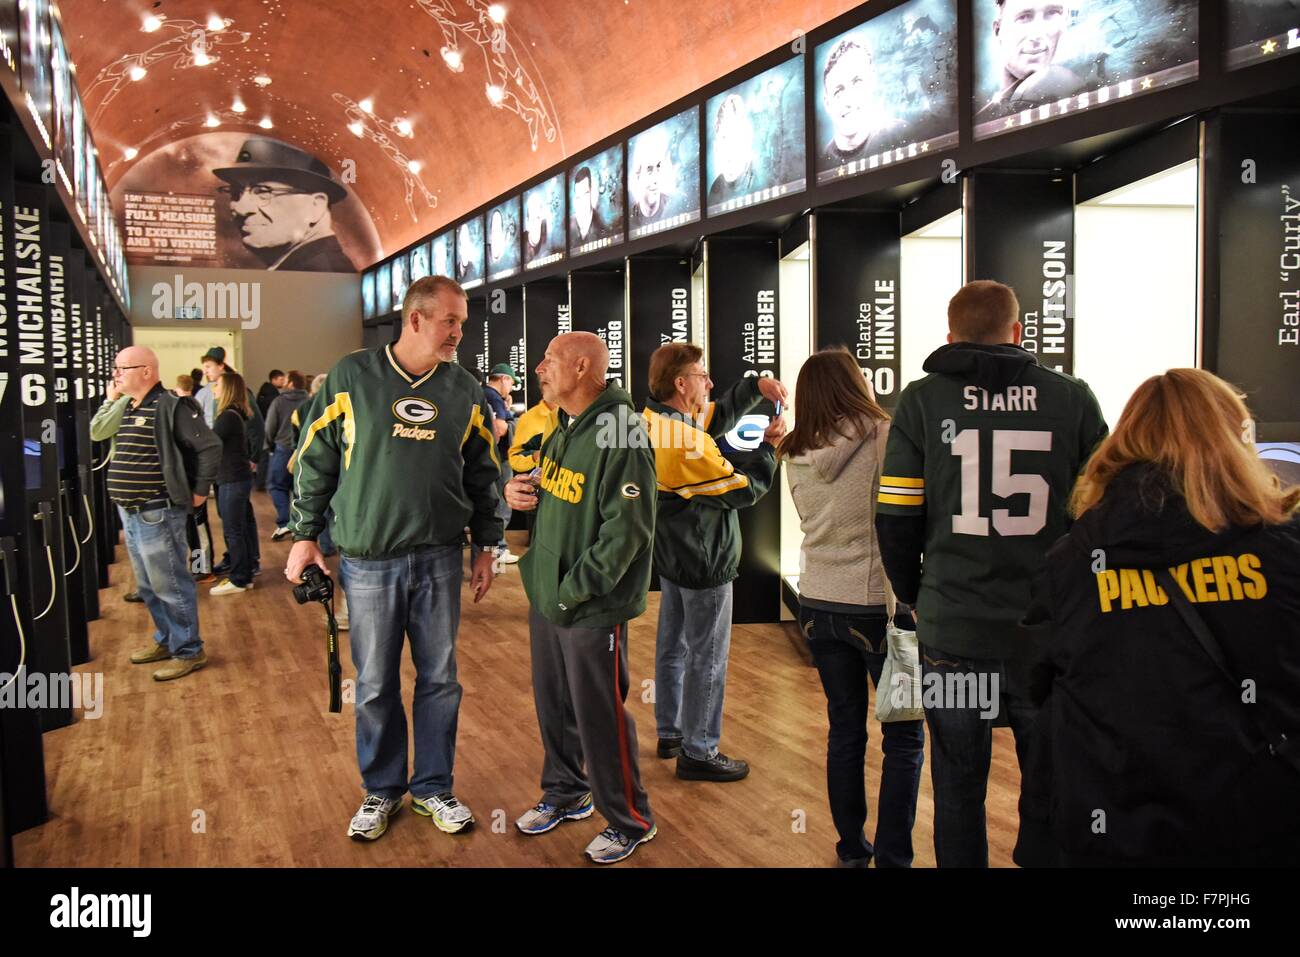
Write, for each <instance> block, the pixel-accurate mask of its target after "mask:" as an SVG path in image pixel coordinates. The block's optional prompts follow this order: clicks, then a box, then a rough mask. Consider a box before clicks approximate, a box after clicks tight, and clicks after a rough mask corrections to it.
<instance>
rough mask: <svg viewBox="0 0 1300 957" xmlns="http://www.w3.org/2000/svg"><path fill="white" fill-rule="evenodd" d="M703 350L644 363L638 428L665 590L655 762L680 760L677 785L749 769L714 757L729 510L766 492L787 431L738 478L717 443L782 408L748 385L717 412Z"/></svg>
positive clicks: (727, 635) (736, 554)
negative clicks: (760, 409)
mask: <svg viewBox="0 0 1300 957" xmlns="http://www.w3.org/2000/svg"><path fill="white" fill-rule="evenodd" d="M703 355H704V353H703V351H702V350H701V349H700V347H699V346H696V345H692V344H691V343H688V342H670V343H666V344H665V345H662V346H660V347H659V348H658V349H656V350H655V351H654V353H653V354H652V355H651V356H650V395H651V398H650V401H649V402H647V403H646V408H645V412H644V413H643V414H644V417H645V422H646V430H647V431H648V432H649V434H650V441H651V443H652V444H653V446H654V450H655V472H656V480H657V499H658V517H657V519H656V523H655V565H656V566H657V567H658V570H659V582H660V587H661V588H662V592H661V598H660V602H659V632H658V635H657V637H656V639H655V722H656V724H657V725H658V731H659V747H658V754H659V757H661V758H673V757H675V758H676V759H677V776H678V777H679V778H684V779H686V780H692V781H739V780H740V779H741V778H743V777H745V776H746V775H748V774H749V765H748V764H747V763H746V762H744V761H741V760H739V759H736V758H731V757H728V756H727V755H726V754H723V753H722V752H720V751H719V750H718V745H719V743H720V742H721V740H722V699H723V696H724V695H725V693H726V690H727V655H728V652H729V651H730V649H731V591H732V589H731V583H732V582H733V581H734V580H735V578H736V576H737V575H738V574H739V570H740V519H739V513H738V510H739V509H742V508H747V507H749V506H750V505H753V504H754V503H755V502H757V501H758V500H759V499H761V498H762V497H763V496H764V495H766V494H767V490H768V489H769V488H770V487H771V485H772V477H773V476H774V475H775V474H776V448H775V446H776V443H777V442H779V441H780V440H781V438H782V436H784V435H785V422H784V421H783V420H782V419H781V417H780V416H773V417H772V419H771V422H770V423H769V424H768V426H767V429H766V431H765V432H764V433H763V440H762V442H761V444H760V445H759V447H758V449H757V450H756V452H755V453H754V454H753V455H752V456H749V457H747V460H746V461H745V462H744V463H743V469H737V468H736V467H735V466H734V465H733V464H732V463H731V462H729V461H728V460H727V459H725V458H723V455H722V452H721V451H720V450H719V448H718V443H717V440H718V439H719V438H721V437H722V436H724V435H726V434H727V433H728V432H729V431H731V429H733V428H734V427H735V426H736V423H737V422H739V421H740V417H741V416H742V415H744V414H745V413H747V412H749V411H750V410H751V409H753V408H754V407H755V406H757V405H758V403H759V402H761V401H762V400H763V399H765V398H766V399H768V400H769V401H771V402H783V401H785V398H786V389H785V386H783V385H782V384H781V383H780V382H779V381H777V380H776V379H769V378H760V377H753V378H745V379H742V380H741V381H740V382H739V383H737V384H736V385H735V386H733V387H732V388H731V389H729V390H728V391H727V392H726V393H725V394H724V395H723V396H722V397H721V398H719V399H718V401H717V402H710V401H709V392H710V390H711V389H712V388H713V380H712V379H710V378H709V374H708V372H706V371H705V369H704V363H703V362H702V361H701V360H702V358H703Z"/></svg>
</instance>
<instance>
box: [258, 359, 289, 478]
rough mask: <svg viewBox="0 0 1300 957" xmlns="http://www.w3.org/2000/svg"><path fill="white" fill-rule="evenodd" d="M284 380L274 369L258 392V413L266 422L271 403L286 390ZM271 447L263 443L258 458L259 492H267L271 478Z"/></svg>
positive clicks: (267, 443)
mask: <svg viewBox="0 0 1300 957" xmlns="http://www.w3.org/2000/svg"><path fill="white" fill-rule="evenodd" d="M284 378H285V376H284V372H282V371H281V370H279V369H272V370H271V374H270V375H268V376H267V377H266V381H265V382H263V383H262V387H261V388H260V389H258V390H257V411H258V412H260V413H262V418H263V419H264V420H265V419H266V416H267V413H268V412H270V411H271V403H272V402H274V401H275V400H276V399H278V398H279V397H280V390H281V389H283V388H284ZM271 445H272V443H270V442H263V443H262V450H261V452H259V453H258V456H257V469H256V471H254V473H253V488H254V489H256V490H257V491H259V492H265V491H266V482H267V479H268V478H269V477H270V473H271Z"/></svg>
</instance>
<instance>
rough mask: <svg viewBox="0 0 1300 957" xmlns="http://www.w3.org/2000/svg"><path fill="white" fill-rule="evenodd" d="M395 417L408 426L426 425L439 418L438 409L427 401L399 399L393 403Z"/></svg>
mask: <svg viewBox="0 0 1300 957" xmlns="http://www.w3.org/2000/svg"><path fill="white" fill-rule="evenodd" d="M393 415H395V416H397V417H398V418H399V419H401V420H402V421H403V422H405V423H406V424H407V425H424V424H425V423H426V422H432V421H433V420H434V419H436V418H437V417H438V407H437V406H436V405H434V404H433V403H432V402H429V401H428V400H426V399H416V398H406V399H398V400H397V401H396V402H394V403H393Z"/></svg>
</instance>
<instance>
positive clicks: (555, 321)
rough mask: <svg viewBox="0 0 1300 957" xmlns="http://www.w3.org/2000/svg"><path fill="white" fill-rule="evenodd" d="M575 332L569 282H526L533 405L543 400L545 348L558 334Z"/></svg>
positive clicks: (526, 338)
mask: <svg viewBox="0 0 1300 957" xmlns="http://www.w3.org/2000/svg"><path fill="white" fill-rule="evenodd" d="M572 331H573V316H572V314H571V312H570V310H569V284H568V282H567V281H566V280H564V279H541V280H538V281H537V282H530V283H526V284H525V285H524V356H525V358H526V365H527V367H528V375H527V376H526V377H525V378H527V379H528V396H529V399H530V401H531V402H532V404H533V405H536V404H537V403H538V402H540V401H541V398H542V390H541V387H540V386H538V384H537V372H536V370H537V367H538V365H540V364H541V361H542V359H543V357H545V355H546V347H547V346H548V345H550V344H551V340H552V339H554V338H555V337H556V336H559V335H563V334H564V333H566V332H572Z"/></svg>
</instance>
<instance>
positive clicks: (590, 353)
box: [554, 332, 609, 388]
mask: <svg viewBox="0 0 1300 957" xmlns="http://www.w3.org/2000/svg"><path fill="white" fill-rule="evenodd" d="M554 341H555V345H556V346H557V347H558V348H559V349H560V354H561V355H564V356H566V357H568V359H569V360H570V361H571V362H579V361H582V360H585V361H586V371H587V374H588V375H590V376H591V377H593V378H594V379H595V380H596V381H597V382H599V383H600V385H601V387H602V388H603V387H604V385H605V373H606V371H608V369H609V349H608V348H606V347H605V343H604V342H603V341H602V340H601V338H600V336H598V335H596V334H595V333H594V332H566V333H565V334H564V335H562V336H556V337H555V340H554Z"/></svg>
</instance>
